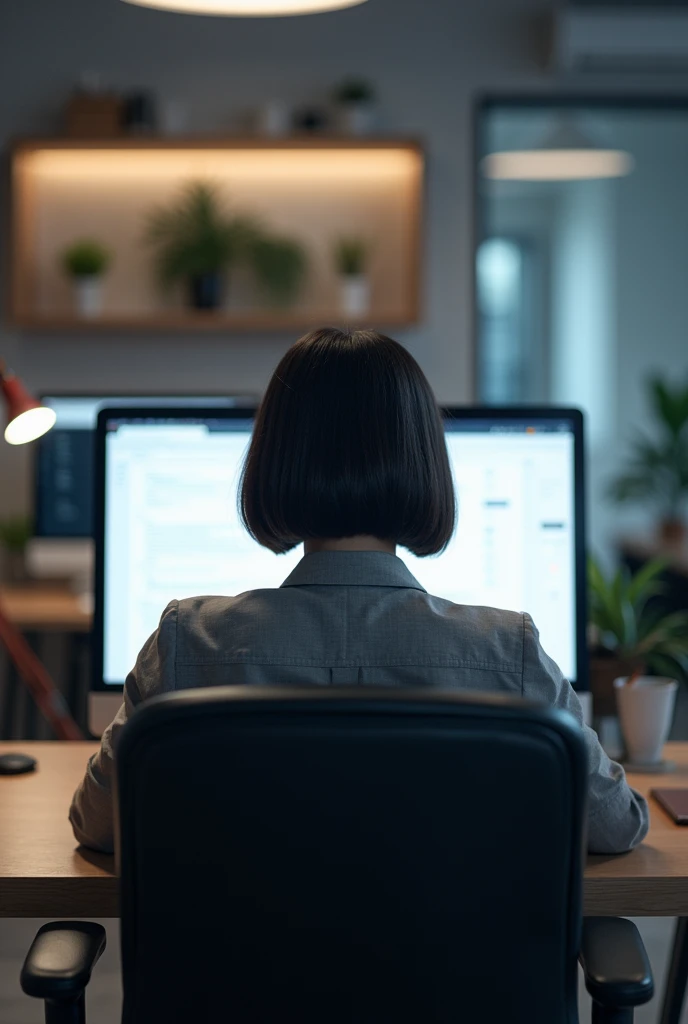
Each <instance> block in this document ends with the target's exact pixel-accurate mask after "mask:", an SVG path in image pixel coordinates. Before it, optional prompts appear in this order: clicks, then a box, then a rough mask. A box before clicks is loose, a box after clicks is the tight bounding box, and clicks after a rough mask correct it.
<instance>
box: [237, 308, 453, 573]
mask: <svg viewBox="0 0 688 1024" xmlns="http://www.w3.org/2000/svg"><path fill="white" fill-rule="evenodd" d="M240 511H241V517H242V519H243V522H244V525H245V526H246V529H247V530H248V531H249V533H250V534H251V535H252V536H253V537H254V538H255V539H256V540H257V541H258V543H259V544H262V545H263V546H264V547H266V548H270V550H271V551H277V552H283V551H288V550H289V549H290V548H293V547H294V546H295V545H296V544H298V543H299V542H300V541H302V540H309V539H315V538H321V539H328V538H339V537H354V536H358V535H367V536H371V537H377V538H378V539H379V540H387V541H391V542H393V543H396V544H400V545H403V547H406V548H408V549H409V550H410V551H413V553H414V554H416V555H433V554H436V553H437V552H439V551H442V550H443V549H444V548H445V547H446V546H447V544H448V542H449V540H450V538H451V535H452V533H453V530H454V524H455V519H456V502H455V498H454V486H453V482H452V477H451V471H450V469H449V459H448V457H447V447H446V443H445V439H444V429H443V426H442V419H441V416H440V412H439V409H438V408H437V403H436V402H435V397H434V395H433V393H432V390H431V388H430V385H429V384H428V381H427V379H426V378H425V375H424V374H423V371H422V370H421V368H420V367H419V365H418V363H417V362H416V361H415V359H414V358H413V356H411V355H410V354H409V353H408V352H407V351H406V349H405V348H403V347H402V346H401V345H400V344H399V343H398V342H396V341H392V339H391V338H387V337H385V336H384V335H382V334H377V333H375V332H374V331H339V330H336V329H334V328H323V329H321V330H317V331H312V332H311V333H310V334H307V335H306V336H305V337H303V338H301V339H300V341H297V342H296V344H295V345H293V346H292V347H291V348H290V349H289V351H288V352H287V353H286V355H285V356H284V357H283V359H282V360H281V362H280V364H279V366H278V367H277V369H276V370H275V372H274V373H273V375H272V379H271V380H270V383H269V384H268V388H267V391H266V392H265V397H264V398H263V401H262V402H261V405H260V408H259V410H258V413H257V415H256V422H255V427H254V430H253V437H252V440H251V445H250V447H249V450H248V454H247V456H246V461H245V463H244V469H243V473H242V479H241V497H240Z"/></svg>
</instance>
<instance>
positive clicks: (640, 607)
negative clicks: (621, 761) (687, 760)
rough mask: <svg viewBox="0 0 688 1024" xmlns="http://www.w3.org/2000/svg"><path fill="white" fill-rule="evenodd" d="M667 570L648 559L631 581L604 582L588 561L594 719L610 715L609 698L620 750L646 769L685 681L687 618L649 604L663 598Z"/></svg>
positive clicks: (626, 577) (622, 573) (618, 577)
mask: <svg viewBox="0 0 688 1024" xmlns="http://www.w3.org/2000/svg"><path fill="white" fill-rule="evenodd" d="M665 568H666V563H665V562H664V561H663V560H661V559H654V560H653V561H651V562H648V563H647V564H646V565H644V566H643V567H642V569H640V570H638V572H637V573H635V574H631V573H630V572H629V570H628V569H627V568H626V567H625V566H624V567H621V568H620V569H618V570H617V571H616V573H615V574H614V575H613V576H610V577H606V576H605V575H604V573H603V572H602V570H601V569H600V567H599V565H598V564H597V562H596V561H595V560H594V559H593V558H590V559H589V561H588V588H589V617H590V624H591V627H592V630H593V632H594V640H595V645H594V647H593V649H592V652H591V654H592V657H591V664H590V669H591V671H590V688H591V690H592V694H593V704H594V707H595V713H596V715H601V714H605V713H610V711H612V712H613V708H614V695H615V697H616V706H617V708H618V711H619V716H620V719H621V729H622V733H623V736H624V741H625V744H626V750H627V752H628V754H629V756H630V758H631V760H632V761H634V762H637V763H645V764H649V763H652V762H653V761H656V760H658V758H659V756H660V752H661V747H662V745H663V743H664V741H665V740H666V737H667V735H668V731H669V728H670V726H671V718H672V715H673V708H674V702H675V699H676V690H677V688H678V681H679V680H688V611H685V612H683V611H681V612H671V613H667V612H666V611H664V610H663V609H662V607H661V605H659V604H658V602H657V601H656V600H655V601H651V599H652V598H656V597H657V596H658V595H659V594H661V593H662V590H663V585H662V582H661V579H660V577H661V574H662V572H663V571H664V569H665ZM648 672H651V673H653V674H652V675H648V674H647V673H648Z"/></svg>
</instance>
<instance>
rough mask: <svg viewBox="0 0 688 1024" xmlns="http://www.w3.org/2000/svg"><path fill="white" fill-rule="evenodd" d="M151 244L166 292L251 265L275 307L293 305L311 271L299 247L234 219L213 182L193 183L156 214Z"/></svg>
mask: <svg viewBox="0 0 688 1024" xmlns="http://www.w3.org/2000/svg"><path fill="white" fill-rule="evenodd" d="M145 240H146V242H147V243H148V244H149V245H150V246H151V247H152V249H153V250H154V253H155V261H156V267H157V272H158V277H159V280H160V282H161V284H162V285H163V286H164V287H169V286H170V285H172V284H174V283H175V282H176V281H179V280H187V281H188V280H193V279H194V278H200V277H204V276H206V275H211V274H219V273H221V272H223V271H226V270H230V269H231V268H233V267H237V266H246V267H248V269H250V270H251V271H252V272H253V274H254V276H255V279H256V281H257V283H258V285H259V287H260V288H261V290H262V291H263V293H264V294H265V295H266V296H267V297H268V299H269V300H270V301H271V302H273V303H274V304H275V305H288V304H289V303H290V302H293V301H294V299H295V298H296V296H297V294H298V291H299V287H300V285H301V283H302V281H303V277H304V274H305V272H306V268H307V257H306V252H305V250H304V248H303V247H302V246H301V245H299V244H298V242H294V241H292V240H291V239H288V238H275V237H273V236H271V235H270V233H269V232H268V231H266V230H265V229H264V228H263V227H262V225H261V224H260V222H259V221H258V220H256V219H254V218H253V217H247V216H239V215H232V214H231V213H230V212H229V210H228V209H227V208H226V207H225V205H224V204H223V202H222V198H221V196H220V193H219V190H218V188H216V187H215V186H214V185H212V184H209V183H208V182H191V183H190V184H188V185H187V186H186V187H185V188H184V189H183V191H182V192H181V194H180V195H179V196H178V198H177V200H176V201H175V202H173V203H172V204H171V205H170V206H167V207H163V208H161V209H158V210H154V211H153V213H152V214H151V216H150V218H149V222H148V226H147V230H146V234H145Z"/></svg>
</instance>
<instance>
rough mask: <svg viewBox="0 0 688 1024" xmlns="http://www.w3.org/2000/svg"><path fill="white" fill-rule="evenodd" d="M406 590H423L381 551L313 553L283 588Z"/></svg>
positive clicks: (393, 558)
mask: <svg viewBox="0 0 688 1024" xmlns="http://www.w3.org/2000/svg"><path fill="white" fill-rule="evenodd" d="M309 585H315V586H333V587H407V588H410V589H412V590H422V591H423V593H425V588H424V587H421V585H420V583H419V582H418V580H417V579H416V578H415V577H414V576H413V575H412V574H411V573H410V572H409V570H408V569H407V568H406V566H405V565H404V563H403V562H402V560H401V559H400V558H397V556H396V555H390V554H387V553H386V552H384V551H314V552H312V553H311V554H310V555H304V556H303V558H302V559H301V561H300V562H299V564H298V565H297V566H296V568H295V569H294V570H293V571H292V572H291V573H290V574H289V576H287V578H286V580H285V581H284V583H283V584H282V586H283V587H303V586H309Z"/></svg>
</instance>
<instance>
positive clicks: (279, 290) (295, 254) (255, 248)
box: [250, 236, 308, 306]
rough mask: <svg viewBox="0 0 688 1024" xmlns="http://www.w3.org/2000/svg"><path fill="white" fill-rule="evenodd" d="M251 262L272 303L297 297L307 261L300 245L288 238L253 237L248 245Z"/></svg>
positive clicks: (288, 300)
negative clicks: (250, 244) (249, 245)
mask: <svg viewBox="0 0 688 1024" xmlns="http://www.w3.org/2000/svg"><path fill="white" fill-rule="evenodd" d="M250 258H251V265H252V267H253V270H254V272H255V275H256V279H257V281H258V285H259V287H260V288H261V289H262V291H263V292H264V294H265V295H266V297H267V299H268V301H269V302H270V303H271V304H272V305H275V306H289V305H291V304H292V303H293V302H295V301H296V299H297V297H298V294H299V291H300V289H301V286H302V284H303V279H304V275H305V272H306V268H307V265H308V261H307V258H306V253H305V250H304V248H303V246H301V245H299V243H298V242H293V241H291V240H290V239H288V238H271V237H269V236H266V237H260V238H256V239H255V241H254V242H253V245H252V246H251V257H250Z"/></svg>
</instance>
